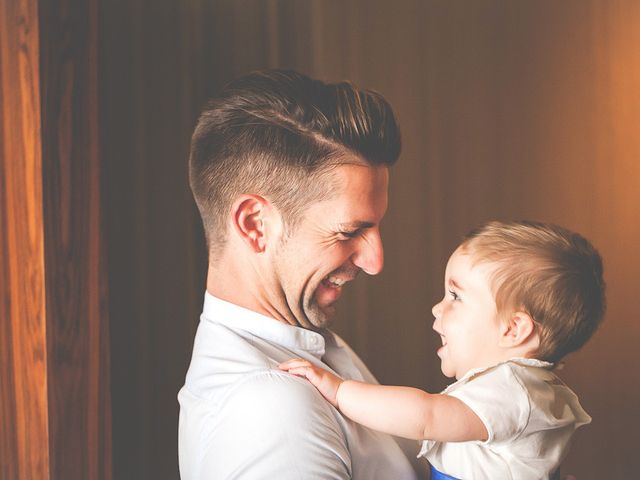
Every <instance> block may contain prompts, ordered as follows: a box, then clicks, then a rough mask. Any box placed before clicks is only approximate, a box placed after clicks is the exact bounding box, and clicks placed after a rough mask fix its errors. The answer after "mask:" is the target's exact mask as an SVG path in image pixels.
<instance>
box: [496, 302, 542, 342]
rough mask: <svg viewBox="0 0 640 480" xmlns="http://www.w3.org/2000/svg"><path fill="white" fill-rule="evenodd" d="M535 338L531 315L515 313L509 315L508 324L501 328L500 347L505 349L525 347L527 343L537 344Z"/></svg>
mask: <svg viewBox="0 0 640 480" xmlns="http://www.w3.org/2000/svg"><path fill="white" fill-rule="evenodd" d="M537 337H538V336H537V332H536V324H535V322H534V321H533V318H531V315H529V314H528V313H526V312H522V311H517V312H514V313H512V314H511V316H510V317H509V320H508V322H507V323H506V324H504V326H503V330H502V332H501V336H500V346H502V347H507V348H511V347H520V346H526V345H527V344H529V343H531V344H533V343H537V342H538V338H537ZM529 346H532V345H529Z"/></svg>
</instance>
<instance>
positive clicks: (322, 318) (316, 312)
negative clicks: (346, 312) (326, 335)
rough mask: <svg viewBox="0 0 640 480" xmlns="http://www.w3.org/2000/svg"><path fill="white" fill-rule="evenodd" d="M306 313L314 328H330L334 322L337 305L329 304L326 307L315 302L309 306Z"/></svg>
mask: <svg viewBox="0 0 640 480" xmlns="http://www.w3.org/2000/svg"><path fill="white" fill-rule="evenodd" d="M305 313H306V316H307V319H308V320H309V322H310V323H311V324H312V325H313V327H314V328H317V329H322V328H328V327H330V326H331V324H332V323H333V319H334V317H335V315H336V307H335V305H333V304H331V305H327V306H325V307H321V306H320V305H318V304H314V305H310V306H308V307H307V308H306V312H305Z"/></svg>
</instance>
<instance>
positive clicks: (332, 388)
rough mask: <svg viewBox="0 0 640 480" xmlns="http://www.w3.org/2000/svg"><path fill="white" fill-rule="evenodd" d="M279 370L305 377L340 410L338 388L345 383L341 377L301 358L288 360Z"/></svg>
mask: <svg viewBox="0 0 640 480" xmlns="http://www.w3.org/2000/svg"><path fill="white" fill-rule="evenodd" d="M278 368H280V370H285V371H287V372H289V373H292V374H294V375H297V376H299V377H305V378H306V379H307V380H309V381H310V382H311V383H312V384H313V386H314V387H316V388H317V389H318V391H319V392H320V393H321V394H322V396H323V397H324V398H326V399H327V400H328V401H329V402H331V404H332V405H333V406H334V407H336V408H338V399H337V396H338V388H339V387H340V384H341V383H342V381H343V380H342V379H341V378H340V377H337V376H336V375H334V374H333V373H330V372H327V371H326V370H324V369H323V368H320V367H316V366H315V365H313V364H311V363H310V362H308V361H306V360H302V359H300V358H294V359H292V360H287V361H286V362H284V363H281V364H280V365H278Z"/></svg>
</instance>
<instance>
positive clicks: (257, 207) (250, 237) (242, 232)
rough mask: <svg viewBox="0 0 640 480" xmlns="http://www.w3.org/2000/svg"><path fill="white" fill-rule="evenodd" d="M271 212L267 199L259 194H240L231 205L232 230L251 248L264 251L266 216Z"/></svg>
mask: <svg viewBox="0 0 640 480" xmlns="http://www.w3.org/2000/svg"><path fill="white" fill-rule="evenodd" d="M272 214H273V208H272V207H271V204H270V203H269V201H268V200H267V199H265V198H263V197H261V196H260V195H241V196H239V197H238V198H237V199H236V201H235V202H233V205H232V206H231V220H232V222H233V230H234V231H235V233H236V234H237V235H238V237H239V238H240V239H241V241H242V242H244V243H245V244H246V245H248V246H249V247H250V248H251V250H253V251H254V252H256V253H260V252H264V250H265V247H266V245H267V240H268V234H269V232H268V229H267V224H268V223H269V222H268V217H269V216H270V215H272Z"/></svg>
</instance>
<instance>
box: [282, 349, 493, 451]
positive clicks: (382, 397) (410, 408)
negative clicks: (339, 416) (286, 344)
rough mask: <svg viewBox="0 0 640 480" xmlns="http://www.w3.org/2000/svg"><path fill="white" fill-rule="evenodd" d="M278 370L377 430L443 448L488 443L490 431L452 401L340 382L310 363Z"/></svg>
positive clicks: (296, 362) (290, 364)
mask: <svg viewBox="0 0 640 480" xmlns="http://www.w3.org/2000/svg"><path fill="white" fill-rule="evenodd" d="M280 368H281V369H282V370H287V371H289V372H290V373H293V374H294V375H299V376H303V377H306V378H307V379H308V380H309V381H310V382H311V383H312V384H313V385H314V386H315V387H316V388H317V389H318V390H319V391H320V393H321V394H322V395H323V396H324V397H325V398H326V399H327V400H328V401H329V402H331V404H333V406H335V407H336V408H339V409H340V411H341V412H342V413H343V414H344V415H345V416H347V417H349V418H350V419H351V420H353V421H355V422H358V423H360V424H362V425H364V426H366V427H369V428H372V429H374V430H379V431H381V432H385V433H389V434H391V435H397V436H400V437H405V438H412V439H416V440H424V439H429V440H437V441H441V442H465V441H471V440H486V439H487V437H488V433H487V429H486V428H485V426H484V424H483V423H482V421H481V420H480V418H479V417H478V416H477V415H476V414H475V413H474V412H473V410H471V409H470V408H469V407H467V406H466V405H465V404H464V403H463V402H462V401H460V400H458V399H457V398H455V397H451V396H449V395H441V394H431V393H427V392H424V391H422V390H419V389H417V388H411V387H395V386H387V385H372V384H369V383H363V382H356V381H354V380H342V379H341V378H339V377H337V376H335V375H334V374H332V373H330V372H327V371H326V370H324V369H322V368H319V367H316V366H315V365H312V364H311V363H309V362H307V361H306V360H289V361H288V362H285V363H283V364H281V365H280Z"/></svg>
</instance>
